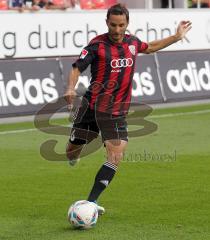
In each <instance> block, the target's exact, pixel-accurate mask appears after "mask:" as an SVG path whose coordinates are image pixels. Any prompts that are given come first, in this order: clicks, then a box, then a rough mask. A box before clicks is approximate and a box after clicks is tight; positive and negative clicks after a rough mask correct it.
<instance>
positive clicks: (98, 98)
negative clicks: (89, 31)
mask: <svg viewBox="0 0 210 240" xmlns="http://www.w3.org/2000/svg"><path fill="white" fill-rule="evenodd" d="M147 47H148V44H147V43H145V42H142V41H140V40H139V39H138V38H137V37H136V36H133V35H127V34H126V35H125V36H124V39H123V41H122V43H114V42H112V41H111V40H110V39H109V37H108V34H107V33H105V34H102V35H98V36H97V37H95V38H94V39H93V40H92V41H90V43H89V44H88V46H86V47H85V48H84V49H83V50H82V52H81V54H80V56H79V59H78V60H77V61H76V62H75V63H74V64H73V67H78V69H79V71H80V72H83V71H84V70H85V69H86V68H87V67H88V66H89V65H91V81H90V86H89V88H88V90H87V92H86V94H85V95H84V98H86V99H87V100H88V103H89V107H90V108H91V109H96V110H97V111H100V112H109V113H112V114H113V115H124V114H126V113H127V112H128V109H129V106H130V101H131V91H132V79H133V74H134V68H135V62H136V56H137V54H138V53H141V52H142V51H144V50H145V49H147Z"/></svg>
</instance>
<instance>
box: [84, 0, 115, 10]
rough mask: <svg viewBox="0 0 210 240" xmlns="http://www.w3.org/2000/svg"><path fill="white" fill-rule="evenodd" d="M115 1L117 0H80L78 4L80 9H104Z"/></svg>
mask: <svg viewBox="0 0 210 240" xmlns="http://www.w3.org/2000/svg"><path fill="white" fill-rule="evenodd" d="M117 2H118V1H117V0H80V6H81V8H82V9H105V8H109V7H110V6H112V5H114V4H116V3H117Z"/></svg>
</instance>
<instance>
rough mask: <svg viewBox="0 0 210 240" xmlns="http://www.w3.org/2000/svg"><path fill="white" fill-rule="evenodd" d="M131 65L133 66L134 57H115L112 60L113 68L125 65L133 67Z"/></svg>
mask: <svg viewBox="0 0 210 240" xmlns="http://www.w3.org/2000/svg"><path fill="white" fill-rule="evenodd" d="M131 66H133V59H132V58H120V59H113V60H112V61H111V67H112V68H123V67H131Z"/></svg>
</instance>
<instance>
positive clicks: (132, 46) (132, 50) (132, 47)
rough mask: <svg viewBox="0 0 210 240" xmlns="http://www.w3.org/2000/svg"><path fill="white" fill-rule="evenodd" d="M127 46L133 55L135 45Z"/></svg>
mask: <svg viewBox="0 0 210 240" xmlns="http://www.w3.org/2000/svg"><path fill="white" fill-rule="evenodd" d="M128 48H129V50H130V52H131V53H132V54H133V55H135V54H136V46H135V45H129V46H128Z"/></svg>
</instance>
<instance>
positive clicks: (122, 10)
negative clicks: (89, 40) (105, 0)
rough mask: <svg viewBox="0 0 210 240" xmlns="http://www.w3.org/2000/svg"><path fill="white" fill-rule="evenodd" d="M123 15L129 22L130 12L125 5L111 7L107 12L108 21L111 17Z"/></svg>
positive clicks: (119, 4)
mask: <svg viewBox="0 0 210 240" xmlns="http://www.w3.org/2000/svg"><path fill="white" fill-rule="evenodd" d="M111 14H112V15H123V14H125V16H126V19H127V21H128V22H129V11H128V9H127V8H126V7H125V5H123V4H121V3H118V4H116V5H113V6H111V7H110V8H109V9H108V11H107V15H106V17H107V19H109V16H110V15H111Z"/></svg>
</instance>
